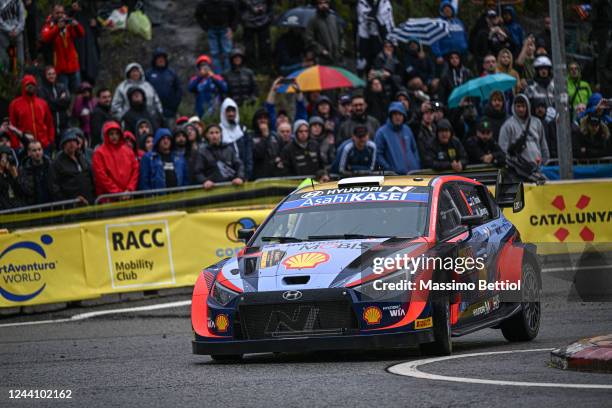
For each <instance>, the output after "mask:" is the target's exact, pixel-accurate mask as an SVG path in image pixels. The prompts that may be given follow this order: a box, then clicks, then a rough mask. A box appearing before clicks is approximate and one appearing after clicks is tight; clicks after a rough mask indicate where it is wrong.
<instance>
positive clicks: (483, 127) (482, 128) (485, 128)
mask: <svg viewBox="0 0 612 408" xmlns="http://www.w3.org/2000/svg"><path fill="white" fill-rule="evenodd" d="M476 130H478V131H479V132H492V131H493V129H492V128H491V122H489V121H488V120H487V119H483V120H481V121H480V123H479V124H478V127H477V128H476Z"/></svg>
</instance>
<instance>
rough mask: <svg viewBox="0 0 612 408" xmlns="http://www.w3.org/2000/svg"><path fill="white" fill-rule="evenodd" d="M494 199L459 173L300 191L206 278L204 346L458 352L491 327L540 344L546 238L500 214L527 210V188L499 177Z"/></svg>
mask: <svg viewBox="0 0 612 408" xmlns="http://www.w3.org/2000/svg"><path fill="white" fill-rule="evenodd" d="M495 194H496V195H495V198H494V197H493V195H492V194H491V193H490V191H489V189H488V188H487V187H486V186H485V185H484V184H483V183H481V182H479V181H477V180H476V179H474V178H465V177H460V176H456V175H446V176H430V177H429V176H428V177H425V176H423V177H420V176H412V177H411V176H403V177H389V176H370V177H356V178H348V179H343V180H340V181H338V182H331V183H325V184H318V185H315V184H314V183H313V184H312V185H308V186H306V187H303V188H299V189H297V190H295V191H294V192H293V193H292V194H290V195H289V196H287V197H286V198H285V199H284V200H283V201H282V202H281V203H280V204H278V205H277V207H276V208H275V209H274V211H273V212H272V213H271V214H270V215H269V216H268V218H267V219H266V220H265V221H264V222H263V223H262V224H261V225H260V226H259V227H258V228H257V230H256V231H255V230H253V229H251V230H241V231H239V236H240V237H241V238H242V239H244V241H245V242H246V246H245V248H244V249H243V250H242V251H241V252H240V253H238V254H237V256H234V257H232V258H227V259H224V260H222V261H221V262H219V263H217V264H214V265H211V266H209V267H207V268H205V269H204V270H202V272H201V273H200V274H199V277H198V279H197V282H196V285H195V288H194V292H193V299H192V306H191V314H192V316H191V319H192V326H193V332H194V339H193V342H192V346H193V352H194V353H195V354H204V355H210V356H211V357H212V358H213V359H215V360H234V359H239V358H241V357H242V355H244V354H246V353H260V352H302V351H314V350H365V349H379V348H403V347H407V346H412V345H419V347H420V349H421V351H422V352H423V353H426V354H436V355H448V354H450V353H451V351H452V341H451V337H452V336H461V335H464V334H467V333H471V332H473V331H476V330H480V329H483V328H487V327H490V328H498V329H501V332H502V333H503V335H504V337H505V338H506V339H508V340H509V341H527V340H531V339H533V338H535V337H536V335H537V333H538V330H539V325H540V302H539V293H540V287H541V278H540V266H539V262H538V258H537V256H536V250H535V246H533V245H531V244H525V243H522V242H521V238H520V234H519V232H518V231H517V229H516V228H515V227H514V225H512V223H510V222H509V221H508V220H507V219H506V218H505V217H504V215H503V213H502V211H501V210H500V207H511V208H512V209H513V210H514V211H520V210H521V209H522V208H523V206H524V203H523V193H522V185H520V184H516V183H514V184H513V183H507V184H505V183H503V182H502V180H501V179H500V178H498V179H497V185H496V192H495ZM419 258H421V261H419V262H420V263H419V262H417V263H414V261H412V263H407V262H404V263H403V264H402V263H401V261H402V260H404V261H406V259H408V260H418V259H419ZM460 258H462V259H463V261H461V262H459V260H461V259H460ZM468 258H471V259H473V260H476V261H475V262H472V263H473V265H472V266H473V267H472V268H466V266H467V265H466V263H465V262H464V261H465V259H468ZM426 259H428V260H431V259H433V261H432V262H429V261H425V260H426ZM436 259H438V260H440V261H439V262H437V261H436ZM389 260H390V261H389ZM449 260H450V261H449ZM443 261H444V262H446V261H449V264H448V265H450V266H448V265H446V264H444V265H443V264H442V262H443Z"/></svg>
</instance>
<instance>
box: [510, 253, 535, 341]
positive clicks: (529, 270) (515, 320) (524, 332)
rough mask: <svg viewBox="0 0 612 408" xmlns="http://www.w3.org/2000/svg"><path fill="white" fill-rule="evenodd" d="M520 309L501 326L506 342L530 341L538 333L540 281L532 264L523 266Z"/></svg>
mask: <svg viewBox="0 0 612 408" xmlns="http://www.w3.org/2000/svg"><path fill="white" fill-rule="evenodd" d="M521 296H522V300H523V301H522V302H521V309H520V310H519V312H518V313H517V314H515V315H514V316H512V317H510V318H508V319H506V320H505V321H504V322H502V324H501V331H502V334H503V335H504V337H505V338H506V340H508V341H512V342H515V341H530V340H533V339H535V338H536V336H537V335H538V332H539V331H540V317H541V313H542V309H541V306H540V280H539V279H538V275H537V273H536V268H535V267H534V266H533V264H531V263H529V262H527V263H525V264H524V265H523V282H522V287H521Z"/></svg>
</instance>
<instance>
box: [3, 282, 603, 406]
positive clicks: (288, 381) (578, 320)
mask: <svg viewBox="0 0 612 408" xmlns="http://www.w3.org/2000/svg"><path fill="white" fill-rule="evenodd" d="M544 289H545V297H544V299H543V321H542V327H541V330H540V334H539V336H538V338H537V339H536V340H535V341H533V342H530V343H520V344H516V343H515V344H510V343H507V342H506V341H505V340H504V339H503V337H502V335H501V333H500V332H499V331H497V330H492V329H488V330H484V331H481V332H477V333H474V334H471V335H468V336H465V337H462V338H458V339H456V341H455V354H464V353H480V352H490V351H502V350H512V349H531V348H533V349H535V348H553V347H557V346H561V345H565V344H567V343H570V342H572V341H574V340H576V339H578V338H581V337H586V336H594V335H598V334H605V333H612V303H580V302H574V301H569V300H568V293H569V283H568V282H567V281H564V280H562V279H559V278H558V277H556V276H554V274H546V275H545V277H544ZM185 299H187V298H186V297H182V298H159V299H155V300H153V301H148V302H144V303H166V302H171V301H177V300H185ZM144 303H143V302H138V303H136V302H132V303H128V304H126V303H123V304H120V305H113V306H106V307H99V308H88V309H80V310H79V309H69V310H66V311H63V312H61V313H54V314H44V315H34V316H27V317H18V318H10V319H6V318H5V319H1V320H0V325H1V324H7V323H11V322H17V321H35V320H45V319H55V318H62V317H67V316H70V315H73V314H76V313H82V312H91V311H95V310H104V309H109V308H125V307H133V306H139V305H142V304H144ZM190 340H191V326H190V321H189V308H188V307H178V308H173V309H162V310H155V311H147V312H134V313H126V314H117V315H108V316H103V317H96V318H92V319H88V320H83V321H79V322H68V323H49V324H39V325H28V326H15V327H6V326H5V327H1V326H0V378H1V382H0V407H6V406H16V407H20V406H63V405H68V404H70V405H71V406H79V407H85V406H87V407H98V406H103V407H115V406H117V407H123V406H147V407H156V406H173V407H174V406H198V407H210V406H216V407H224V406H225V407H251V406H253V407H255V406H257V407H258V406H266V407H270V406H284V407H299V406H305V407H306V406H307V407H313V406H314V407H319V406H321V407H327V406H351V407H355V406H364V407H365V406H367V407H372V406H378V407H387V406H389V407H400V406H410V407H464V406H465V407H475V406H483V407H492V406H500V407H515V406H526V407H535V406H538V407H548V406H580V407H581V408H586V407H598V408H599V407H605V406H608V407H610V406H612V390H610V389H608V390H581V389H568V388H552V387H551V388H532V387H524V386H499V385H482V384H469V383H453V382H446V381H433V380H425V379H416V378H411V377H404V376H398V375H394V374H391V373H389V372H387V371H386V369H387V368H388V367H389V366H392V365H394V364H397V363H400V362H404V361H409V360H414V359H419V358H421V357H420V356H419V354H418V351H417V350H407V351H405V352H379V353H310V354H281V355H277V356H275V355H272V354H260V355H251V356H247V358H245V360H244V362H243V363H241V364H217V363H214V362H212V361H211V360H210V359H209V358H208V357H204V356H194V355H192V354H191V344H190ZM548 361H549V353H548V352H535V353H520V354H518V353H517V354H507V355H499V356H477V357H470V358H462V359H456V360H451V361H445V362H438V363H433V364H430V365H427V366H424V367H422V368H421V370H422V371H425V372H428V373H434V374H441V375H451V376H456V377H471V378H485V379H496V380H514V381H527V382H556V383H576V384H612V375H608V374H593V373H576V372H566V371H561V370H558V369H554V368H550V367H548ZM11 389H58V390H61V389H64V390H71V391H72V399H71V400H69V401H68V400H11V399H9V390H11Z"/></svg>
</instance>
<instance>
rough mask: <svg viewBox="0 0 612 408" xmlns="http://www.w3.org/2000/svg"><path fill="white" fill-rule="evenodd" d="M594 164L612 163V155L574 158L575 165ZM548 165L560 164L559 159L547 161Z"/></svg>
mask: <svg viewBox="0 0 612 408" xmlns="http://www.w3.org/2000/svg"><path fill="white" fill-rule="evenodd" d="M593 164H612V156H604V157H594V158H588V159H574V166H580V165H586V166H588V165H593ZM546 165H547V166H558V165H559V159H550V160H549V161H548V162H547V163H546Z"/></svg>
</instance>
